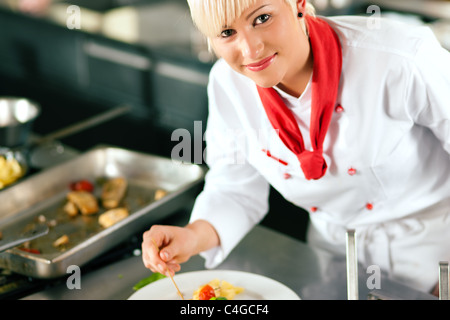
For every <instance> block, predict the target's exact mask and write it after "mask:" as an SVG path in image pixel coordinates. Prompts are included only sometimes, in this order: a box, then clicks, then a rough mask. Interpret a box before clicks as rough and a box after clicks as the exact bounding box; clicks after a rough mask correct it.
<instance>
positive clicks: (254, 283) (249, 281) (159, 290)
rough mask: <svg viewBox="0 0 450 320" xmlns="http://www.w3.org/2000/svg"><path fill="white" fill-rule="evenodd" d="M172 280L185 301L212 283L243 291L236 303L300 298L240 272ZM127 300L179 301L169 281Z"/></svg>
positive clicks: (189, 274) (212, 272) (274, 283)
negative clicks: (213, 281)
mask: <svg viewBox="0 0 450 320" xmlns="http://www.w3.org/2000/svg"><path fill="white" fill-rule="evenodd" d="M173 278H174V280H175V282H176V284H177V286H178V288H179V289H180V291H181V293H182V294H183V296H184V298H185V299H192V295H193V293H194V291H195V290H197V289H198V287H200V286H202V285H205V284H207V283H208V282H210V281H211V280H213V279H219V280H225V281H227V282H229V283H231V284H232V285H233V286H236V287H243V288H244V291H243V292H241V293H239V294H237V295H236V296H235V300H300V297H299V296H298V295H297V294H296V293H295V292H294V291H292V290H291V289H289V288H288V287H286V286H285V285H284V284H282V283H280V282H278V281H275V280H273V279H270V278H267V277H264V276H261V275H258V274H254V273H248V272H242V271H229V270H204V271H194V272H186V273H179V274H176V275H175V276H174V277H173ZM128 299H129V300H180V299H181V298H180V297H179V296H178V294H177V290H176V289H175V286H174V285H173V283H172V281H171V280H170V278H164V279H160V280H158V281H155V282H153V283H150V284H148V285H146V286H145V287H143V288H141V289H139V290H138V291H136V292H135V293H134V294H132V295H131V296H130V297H129V298H128Z"/></svg>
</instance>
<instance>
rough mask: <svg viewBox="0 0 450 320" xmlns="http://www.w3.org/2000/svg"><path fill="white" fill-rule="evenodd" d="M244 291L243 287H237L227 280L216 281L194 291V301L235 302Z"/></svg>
mask: <svg viewBox="0 0 450 320" xmlns="http://www.w3.org/2000/svg"><path fill="white" fill-rule="evenodd" d="M242 291H244V288H242V287H235V286H233V285H232V284H231V283H229V282H227V281H225V280H219V279H214V280H212V281H210V282H208V283H207V284H205V285H202V286H200V287H199V288H198V289H197V290H195V291H194V295H193V297H192V299H193V300H233V299H234V297H235V296H236V295H237V294H239V293H241V292H242Z"/></svg>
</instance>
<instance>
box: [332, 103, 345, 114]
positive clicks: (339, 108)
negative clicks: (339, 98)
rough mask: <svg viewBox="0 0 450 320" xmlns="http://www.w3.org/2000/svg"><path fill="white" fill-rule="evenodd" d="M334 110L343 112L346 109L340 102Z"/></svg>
mask: <svg viewBox="0 0 450 320" xmlns="http://www.w3.org/2000/svg"><path fill="white" fill-rule="evenodd" d="M334 111H336V112H337V113H341V112H343V111H344V108H343V107H342V106H341V105H340V104H338V105H337V106H336V108H334Z"/></svg>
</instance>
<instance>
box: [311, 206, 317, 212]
mask: <svg viewBox="0 0 450 320" xmlns="http://www.w3.org/2000/svg"><path fill="white" fill-rule="evenodd" d="M309 210H311V212H316V211H317V207H311V208H310V209H309Z"/></svg>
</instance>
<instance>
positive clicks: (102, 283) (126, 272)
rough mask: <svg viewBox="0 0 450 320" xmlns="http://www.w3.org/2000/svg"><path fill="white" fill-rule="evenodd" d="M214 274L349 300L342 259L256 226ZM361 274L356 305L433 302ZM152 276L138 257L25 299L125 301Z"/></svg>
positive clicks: (195, 265)
mask: <svg viewBox="0 0 450 320" xmlns="http://www.w3.org/2000/svg"><path fill="white" fill-rule="evenodd" d="M217 269H220V270H239V271H246V272H252V273H256V274H260V275H263V276H266V277H269V278H272V279H274V280H277V281H279V282H281V283H283V284H285V285H287V286H288V287H290V288H291V289H292V290H294V291H295V292H296V293H297V294H298V295H299V296H300V298H301V299H303V300H346V299H347V288H346V285H347V284H346V262H345V257H336V256H333V255H331V254H329V253H327V252H324V251H321V250H316V249H314V248H312V247H310V246H308V245H306V244H305V243H303V242H301V241H298V240H296V239H293V238H291V237H288V236H286V235H284V234H282V233H279V232H277V231H273V230H271V229H268V228H266V227H263V226H256V227H255V228H254V229H253V230H252V231H251V232H250V233H249V234H248V235H247V236H246V237H245V238H244V239H243V240H242V241H241V243H239V244H238V246H237V247H236V248H235V250H234V251H233V252H232V253H231V254H230V255H229V257H228V258H227V259H226V260H225V261H224V262H223V263H222V264H221V265H220V266H219V267H218V268H217ZM197 270H204V260H203V259H202V258H201V257H199V256H195V257H193V258H192V259H191V260H189V261H188V262H186V263H185V264H183V265H182V270H181V271H180V272H188V271H197ZM359 270H360V272H359V299H360V300H367V299H368V298H369V296H370V297H371V298H372V299H374V298H384V299H404V300H415V299H418V300H427V299H437V298H435V297H433V296H431V295H429V294H426V293H422V292H418V291H415V290H413V289H411V288H408V287H406V286H403V285H401V284H398V283H395V282H393V281H391V280H389V279H387V278H384V277H382V278H381V282H380V283H381V287H380V288H379V289H375V290H370V289H369V288H368V287H367V285H366V282H367V279H368V274H367V273H366V270H363V269H362V268H359ZM150 274H151V271H149V270H147V269H146V268H145V267H144V265H143V263H142V259H141V256H140V255H137V256H132V257H130V258H127V259H125V260H121V261H119V262H116V263H113V264H110V265H108V266H106V267H104V268H101V269H98V270H95V271H92V272H89V273H87V274H83V273H82V274H81V288H80V289H68V287H67V285H66V283H65V282H64V281H63V282H61V283H60V284H58V285H57V286H54V287H51V288H49V289H46V290H44V291H42V292H38V293H36V294H32V295H30V296H27V297H25V298H24V299H25V300H36V299H50V300H59V299H64V300H123V299H127V298H128V297H129V296H131V295H132V294H133V293H134V291H133V286H134V285H135V284H136V283H137V282H139V280H141V279H143V278H145V277H148V276H149V275H150ZM69 276H70V275H68V277H69Z"/></svg>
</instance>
